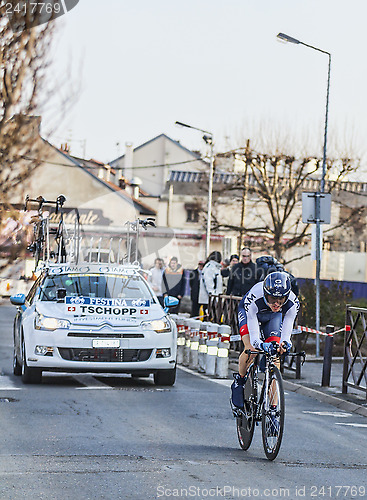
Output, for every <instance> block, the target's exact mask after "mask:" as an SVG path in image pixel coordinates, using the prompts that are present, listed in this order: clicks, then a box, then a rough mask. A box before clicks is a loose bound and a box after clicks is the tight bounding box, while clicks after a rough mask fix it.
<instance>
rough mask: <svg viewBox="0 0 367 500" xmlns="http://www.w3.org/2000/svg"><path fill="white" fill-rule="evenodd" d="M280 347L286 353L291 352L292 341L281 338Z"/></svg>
mask: <svg viewBox="0 0 367 500" xmlns="http://www.w3.org/2000/svg"><path fill="white" fill-rule="evenodd" d="M282 348H283V349H284V350H285V352H286V353H287V354H289V353H290V352H291V348H292V342H287V341H286V340H283V342H282Z"/></svg>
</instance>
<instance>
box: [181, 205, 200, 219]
mask: <svg viewBox="0 0 367 500" xmlns="http://www.w3.org/2000/svg"><path fill="white" fill-rule="evenodd" d="M185 209H186V213H187V217H186V222H199V216H200V210H201V207H200V205H198V204H197V203H186V204H185Z"/></svg>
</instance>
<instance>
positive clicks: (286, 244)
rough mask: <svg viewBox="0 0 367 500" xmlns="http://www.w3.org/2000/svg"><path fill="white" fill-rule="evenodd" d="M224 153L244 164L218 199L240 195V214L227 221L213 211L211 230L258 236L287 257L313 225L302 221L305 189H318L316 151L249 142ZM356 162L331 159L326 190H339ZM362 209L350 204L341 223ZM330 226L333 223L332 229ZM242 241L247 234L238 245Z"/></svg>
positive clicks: (318, 171) (221, 190)
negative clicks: (259, 147) (260, 148)
mask: <svg viewBox="0 0 367 500" xmlns="http://www.w3.org/2000/svg"><path fill="white" fill-rule="evenodd" d="M226 156H227V157H229V158H231V159H232V160H233V159H235V160H236V161H237V162H238V161H242V163H243V168H242V173H238V174H237V175H235V176H234V179H235V180H234V182H232V183H230V184H228V185H227V186H221V188H220V197H219V200H218V199H217V204H218V203H221V202H222V203H228V194H229V193H230V196H231V199H232V202H236V200H237V203H238V206H239V207H240V209H241V217H240V218H238V217H237V219H236V218H235V217H232V220H231V222H230V223H228V222H223V220H219V217H218V216H217V217H216V216H215V215H216V214H214V217H213V225H214V227H213V229H215V230H229V231H237V232H238V233H239V234H240V235H242V236H244V235H246V238H249V237H251V236H257V237H259V236H260V237H261V238H262V241H263V247H264V248H267V249H269V248H271V249H272V250H273V251H274V253H275V257H276V258H277V259H278V260H284V253H285V251H286V250H288V249H290V248H292V247H294V246H296V245H299V244H302V243H303V242H304V241H305V239H307V238H309V236H310V227H309V226H310V225H309V224H308V225H306V224H303V223H302V213H301V210H300V207H301V205H300V203H301V192H302V191H318V190H319V187H320V186H319V179H320V172H321V165H322V160H321V159H320V158H317V157H313V156H304V157H299V158H297V157H296V156H293V155H290V154H287V153H285V152H279V151H278V152H274V153H272V154H267V153H259V152H256V151H254V150H252V149H251V148H250V147H249V142H248V143H247V146H246V147H245V148H239V149H237V150H234V151H231V152H229V153H227V154H226ZM358 166H359V164H358V161H357V160H354V159H352V158H349V157H342V158H337V159H330V158H329V159H328V161H327V165H326V191H327V192H331V191H334V190H339V189H340V186H341V181H342V180H343V179H344V177H345V176H346V175H347V174H348V173H350V172H352V171H354V170H356V169H357V168H358ZM217 198H218V197H217ZM226 199H227V201H226ZM250 206H251V209H250V208H249V207H250ZM246 207H247V208H246ZM359 212H360V207H355V208H353V209H351V212H350V213H349V214H348V217H345V218H344V219H343V220H342V221H341V223H342V224H344V225H346V224H348V221H350V220H352V219H353V217H355V216H356V214H358V213H359ZM218 213H219V211H218ZM254 213H255V215H253V214H254ZM245 221H246V223H245ZM339 225H340V224H339ZM332 229H335V226H334V227H333V228H331V229H329V231H330V230H332ZM240 239H241V238H240ZM244 241H245V239H244V238H243V239H242V241H240V244H241V245H242V244H243V242H244Z"/></svg>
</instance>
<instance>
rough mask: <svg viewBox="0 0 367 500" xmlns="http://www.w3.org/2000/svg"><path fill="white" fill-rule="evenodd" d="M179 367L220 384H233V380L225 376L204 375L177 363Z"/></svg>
mask: <svg viewBox="0 0 367 500" xmlns="http://www.w3.org/2000/svg"><path fill="white" fill-rule="evenodd" d="M177 368H179V369H180V370H182V371H184V372H186V373H191V375H196V376H197V377H200V378H203V379H204V380H209V381H210V382H214V383H216V384H219V385H225V386H226V387H230V386H231V385H232V380H228V379H225V378H209V377H208V375H203V374H202V373H198V372H195V371H194V370H191V369H190V368H187V367H186V366H181V365H180V366H178V365H177Z"/></svg>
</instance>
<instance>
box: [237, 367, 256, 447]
mask: <svg viewBox="0 0 367 500" xmlns="http://www.w3.org/2000/svg"><path fill="white" fill-rule="evenodd" d="M254 370H255V365H254V364H253V365H251V366H250V368H249V371H248V377H247V380H246V383H245V385H244V388H243V390H244V397H245V404H244V408H243V412H241V414H240V415H238V416H237V417H236V424H237V437H238V441H239V443H240V446H241V448H242V449H243V450H248V449H249V448H250V445H251V442H252V438H253V435H254V430H255V406H254V401H255V398H256V395H255V394H254V391H253V380H254Z"/></svg>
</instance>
